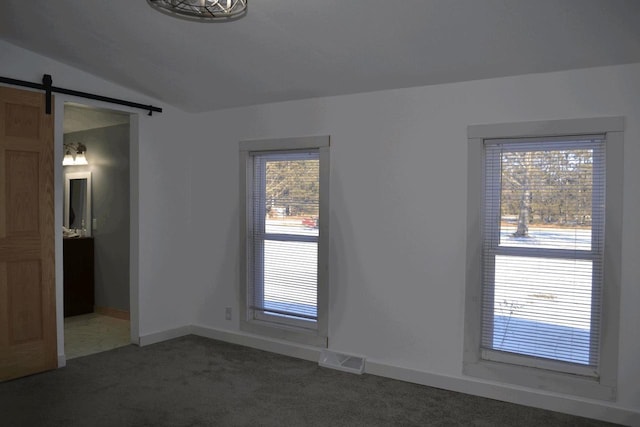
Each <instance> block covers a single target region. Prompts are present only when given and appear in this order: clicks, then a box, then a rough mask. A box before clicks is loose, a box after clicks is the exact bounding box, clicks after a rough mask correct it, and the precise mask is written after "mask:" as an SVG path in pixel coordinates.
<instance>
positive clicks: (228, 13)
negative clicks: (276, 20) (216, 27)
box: [147, 0, 248, 21]
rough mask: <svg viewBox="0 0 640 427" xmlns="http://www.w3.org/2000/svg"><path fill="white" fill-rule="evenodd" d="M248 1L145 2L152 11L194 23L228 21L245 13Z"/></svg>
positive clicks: (159, 0) (167, 0)
mask: <svg viewBox="0 0 640 427" xmlns="http://www.w3.org/2000/svg"><path fill="white" fill-rule="evenodd" d="M247 1H248V0H147V3H149V5H151V7H153V8H154V9H156V10H158V11H160V12H163V13H166V14H168V15H171V16H174V17H177V18H185V19H190V20H195V21H229V20H234V19H239V18H242V17H243V16H244V15H246V13H247Z"/></svg>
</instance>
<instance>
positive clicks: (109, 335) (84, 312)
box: [61, 102, 131, 359]
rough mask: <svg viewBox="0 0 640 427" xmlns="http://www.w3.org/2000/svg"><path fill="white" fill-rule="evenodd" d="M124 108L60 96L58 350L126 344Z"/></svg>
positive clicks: (71, 353) (83, 351)
mask: <svg viewBox="0 0 640 427" xmlns="http://www.w3.org/2000/svg"><path fill="white" fill-rule="evenodd" d="M130 126H131V124H130V114H129V113H126V112H120V111H115V110H108V109H103V108H95V107H91V106H87V105H82V104H77V103H70V102H66V103H64V119H63V129H64V130H63V138H62V145H63V148H62V151H63V154H64V159H63V166H62V169H63V171H62V179H63V183H62V184H61V185H62V188H63V189H64V190H63V193H64V201H63V209H62V213H63V218H62V219H63V227H64V228H63V245H62V254H63V277H64V278H63V284H64V285H63V308H64V310H63V311H64V337H65V338H64V349H65V351H64V354H65V357H66V359H73V358H75V357H81V356H85V355H89V354H93V353H97V352H101V351H106V350H110V349H113V348H117V347H121V346H124V345H128V344H130V343H131V327H130V318H131V317H130V313H131V310H130V307H131V302H130V287H131V284H130V282H129V281H130V270H131V266H130V258H131V257H130V247H131V230H130V223H131V221H130V216H131V215H130V212H131V207H130V182H131V179H130V175H131V170H130V164H131V159H130V154H129V153H130V152H131V150H130V134H131V133H130Z"/></svg>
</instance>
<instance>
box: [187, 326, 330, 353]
mask: <svg viewBox="0 0 640 427" xmlns="http://www.w3.org/2000/svg"><path fill="white" fill-rule="evenodd" d="M191 333H192V334H194V335H198V336H201V337H205V338H211V339H214V340H219V341H225V342H228V343H232V344H239V345H243V346H246V347H251V348H256V349H258V350H264V351H269V352H271V353H277V354H282V355H285V356H291V357H295V358H298V359H304V360H309V361H311V362H317V361H318V359H319V358H320V351H321V349H320V348H316V347H311V346H306V345H302V344H295V343H290V342H286V341H280V340H275V339H271V338H264V337H261V336H258V335H252V334H248V333H245V332H240V331H228V330H223V329H213V328H209V327H206V326H200V325H193V326H192V327H191Z"/></svg>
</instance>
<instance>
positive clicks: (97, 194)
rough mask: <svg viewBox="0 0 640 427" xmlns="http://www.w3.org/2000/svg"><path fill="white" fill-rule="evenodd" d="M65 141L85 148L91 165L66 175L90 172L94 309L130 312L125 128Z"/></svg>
mask: <svg viewBox="0 0 640 427" xmlns="http://www.w3.org/2000/svg"><path fill="white" fill-rule="evenodd" d="M64 141H65V142H71V143H77V142H82V143H83V144H84V145H86V146H87V153H86V156H87V160H88V162H89V165H88V166H65V167H64V172H65V173H68V172H83V171H91V179H92V187H93V188H92V191H93V193H92V212H93V218H95V219H96V220H97V227H96V228H95V229H94V230H93V237H94V244H95V305H96V306H100V307H110V308H116V309H119V310H126V311H129V212H130V210H129V124H124V125H117V126H109V127H104V128H99V129H91V130H86V131H81V132H73V133H68V134H65V135H64Z"/></svg>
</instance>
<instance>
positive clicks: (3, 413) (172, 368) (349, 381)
mask: <svg viewBox="0 0 640 427" xmlns="http://www.w3.org/2000/svg"><path fill="white" fill-rule="evenodd" d="M0 425H2V426H7V427H9V426H10V427H22V426H25V427H37V426H60V427H62V426H64V427H73V426H109V427H115V426H154V427H155V426H536V427H537V426H544V427H551V426H572V427H575V426H605V425H611V424H606V423H602V422H598V421H594V420H589V419H585V418H579V417H573V416H569V415H564V414H560V413H555V412H549V411H544V410H540V409H533V408H528V407H524V406H519V405H513V404H509V403H504V402H498V401H495V400H490V399H484V398H480V397H474V396H468V395H464V394H460V393H454V392H449V391H444V390H439V389H435V388H430V387H424V386H420V385H415V384H410V383H406V382H401V381H395V380H390V379H386V378H382V377H376V376H373V375H366V374H365V375H362V376H358V375H353V374H348V373H343V372H339V371H334V370H331V369H325V368H320V367H318V365H317V364H315V363H312V362H307V361H303V360H298V359H293V358H289V357H285V356H280V355H276V354H272V353H267V352H263V351H259V350H254V349H250V348H246V347H241V346H237V345H232V344H227V343H222V342H218V341H213V340H208V339H205V338H200V337H195V336H188V337H183V338H179V339H175V340H171V341H167V342H163V343H159V344H155V345H151V346H148V347H143V348H138V347H136V346H131V345H130V346H127V347H121V348H117V349H114V350H111V351H108V352H105V353H99V354H94V355H91V356H86V357H80V358H77V359H73V360H70V361H69V362H68V365H67V367H66V368H64V369H58V370H55V371H51V372H47V373H44V374H39V375H34V376H31V377H27V378H22V379H19V380H15V381H9V382H5V383H1V384H0Z"/></svg>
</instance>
